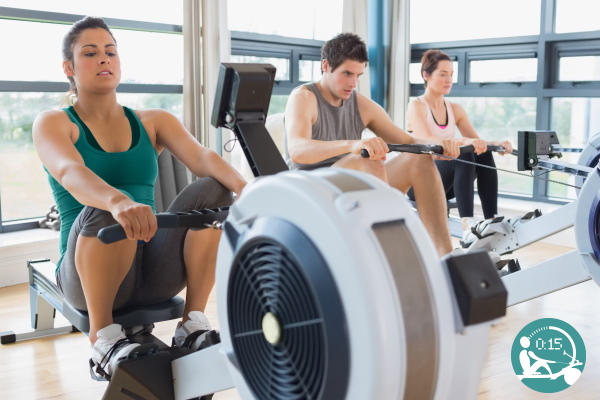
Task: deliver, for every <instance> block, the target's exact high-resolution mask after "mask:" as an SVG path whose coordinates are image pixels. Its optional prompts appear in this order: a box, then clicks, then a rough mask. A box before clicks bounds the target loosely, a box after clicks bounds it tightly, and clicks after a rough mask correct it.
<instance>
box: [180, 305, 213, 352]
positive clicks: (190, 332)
mask: <svg viewBox="0 0 600 400" xmlns="http://www.w3.org/2000/svg"><path fill="white" fill-rule="evenodd" d="M188 317H190V319H189V320H187V321H185V323H183V324H182V323H181V321H180V322H179V323H178V324H177V329H175V336H174V337H173V346H179V347H185V348H190V349H192V350H194V351H195V350H198V349H200V348H201V347H202V343H203V342H204V341H205V340H206V338H207V335H208V333H209V332H214V331H213V330H212V328H211V327H210V322H208V318H207V317H206V315H204V313H203V312H202V311H190V313H189V314H188Z"/></svg>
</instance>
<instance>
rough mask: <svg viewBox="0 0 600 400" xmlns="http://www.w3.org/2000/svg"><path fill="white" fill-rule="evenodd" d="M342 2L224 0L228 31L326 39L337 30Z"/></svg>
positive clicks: (316, 0)
mask: <svg viewBox="0 0 600 400" xmlns="http://www.w3.org/2000/svg"><path fill="white" fill-rule="evenodd" d="M342 5H343V0H327V1H318V0H309V1H303V2H302V5H301V6H299V4H298V2H297V1H295V0H254V1H247V0H228V2H227V17H228V25H229V29H230V30H232V31H241V32H253V33H261V34H267V35H277V36H285V37H290V38H302V39H316V40H328V39H330V38H331V37H333V36H335V35H336V34H338V33H340V32H341V28H342ZM291 10H293V11H291ZM250 15H251V16H252V17H251V18H250V17H249V16H250ZM273 15H277V17H276V18H273ZM336 17H337V18H336Z"/></svg>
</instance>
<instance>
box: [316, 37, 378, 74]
mask: <svg viewBox="0 0 600 400" xmlns="http://www.w3.org/2000/svg"><path fill="white" fill-rule="evenodd" d="M323 60H327V62H328V63H329V65H330V66H331V71H332V72H333V71H334V70H335V69H336V68H337V67H339V66H340V64H342V63H343V62H344V61H346V60H352V61H358V62H364V63H367V62H369V54H368V51H367V45H366V44H365V42H364V41H363V40H362V39H361V38H360V37H359V36H358V35H355V34H354V33H340V34H339V35H337V36H335V37H334V38H333V39H330V40H328V41H327V42H325V44H324V45H323V47H322V48H321V61H323ZM321 73H323V68H321Z"/></svg>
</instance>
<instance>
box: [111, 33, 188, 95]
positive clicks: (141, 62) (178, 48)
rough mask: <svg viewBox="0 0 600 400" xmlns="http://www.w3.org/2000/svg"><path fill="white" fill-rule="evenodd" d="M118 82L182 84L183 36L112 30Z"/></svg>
mask: <svg viewBox="0 0 600 400" xmlns="http://www.w3.org/2000/svg"><path fill="white" fill-rule="evenodd" d="M113 34H114V35H115V38H116V39H117V44H118V46H119V56H120V57H121V73H122V75H121V82H122V83H151V84H165V85H169V84H170V85H181V84H183V35H177V34H168V33H155V32H137V31H126V30H120V29H113Z"/></svg>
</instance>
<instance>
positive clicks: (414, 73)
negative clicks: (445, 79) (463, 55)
mask: <svg viewBox="0 0 600 400" xmlns="http://www.w3.org/2000/svg"><path fill="white" fill-rule="evenodd" d="M452 68H453V69H454V74H453V75H452V82H454V83H456V82H458V62H457V61H453V62H452ZM408 81H409V82H410V83H411V84H420V85H423V84H424V83H425V81H424V80H423V76H422V75H421V63H420V62H416V63H414V62H413V63H410V65H409V66H408Z"/></svg>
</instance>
